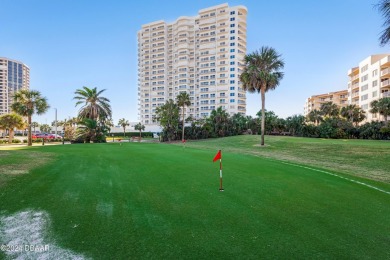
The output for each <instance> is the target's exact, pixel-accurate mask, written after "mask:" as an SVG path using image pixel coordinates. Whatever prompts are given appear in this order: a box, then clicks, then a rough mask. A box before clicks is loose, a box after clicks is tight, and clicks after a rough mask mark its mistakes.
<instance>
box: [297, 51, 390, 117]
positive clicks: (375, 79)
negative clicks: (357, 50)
mask: <svg viewBox="0 0 390 260" xmlns="http://www.w3.org/2000/svg"><path fill="white" fill-rule="evenodd" d="M383 97H390V54H377V55H371V56H369V57H367V58H366V59H364V60H362V61H361V62H359V65H358V66H357V67H354V68H351V69H350V70H349V71H348V88H347V89H346V90H343V91H337V92H332V93H328V94H322V95H315V96H311V97H310V98H308V99H307V100H306V102H305V107H304V115H305V116H306V115H307V114H309V113H310V111H312V110H314V109H319V108H320V106H321V103H324V102H328V101H333V103H336V104H337V105H339V106H340V107H342V106H346V105H348V104H352V105H357V106H359V107H361V108H362V109H363V110H364V111H365V112H366V113H365V114H366V119H365V120H364V121H363V122H362V123H365V122H371V121H375V120H380V121H381V120H383V116H381V115H379V114H372V113H370V109H371V106H370V104H371V102H372V101H374V100H378V99H380V98H383Z"/></svg>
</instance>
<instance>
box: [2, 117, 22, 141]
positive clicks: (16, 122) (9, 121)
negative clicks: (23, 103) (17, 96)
mask: <svg viewBox="0 0 390 260" xmlns="http://www.w3.org/2000/svg"><path fill="white" fill-rule="evenodd" d="M24 127H25V124H24V121H23V118H22V117H21V116H20V115H18V114H15V113H11V114H4V115H2V116H0V129H4V130H6V129H8V131H9V133H8V143H12V139H13V138H14V128H17V129H22V128H24Z"/></svg>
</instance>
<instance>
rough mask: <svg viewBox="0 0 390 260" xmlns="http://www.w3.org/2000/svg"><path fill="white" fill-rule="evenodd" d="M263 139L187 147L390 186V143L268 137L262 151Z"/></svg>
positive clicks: (240, 138) (217, 141) (227, 140)
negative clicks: (285, 163) (249, 156)
mask: <svg viewBox="0 0 390 260" xmlns="http://www.w3.org/2000/svg"><path fill="white" fill-rule="evenodd" d="M258 144H260V136H254V135H252V136H234V137H228V138H218V139H210V140H206V141H203V140H201V141H198V142H191V141H189V142H187V144H186V146H187V147H192V148H201V149H206V150H210V149H215V148H216V147H217V148H218V149H222V150H224V151H229V152H235V153H241V154H252V155H256V156H260V157H267V158H273V159H277V160H285V161H291V162H296V163H301V164H305V165H311V166H316V167H322V168H324V169H327V170H330V171H337V172H341V173H345V174H348V175H353V176H359V177H362V178H365V179H371V180H377V181H381V182H385V183H390V170H389V166H390V142H389V141H374V140H334V139H319V138H299V137H286V136H266V139H265V144H266V147H259V146H258Z"/></svg>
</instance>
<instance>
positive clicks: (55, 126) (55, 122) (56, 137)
mask: <svg viewBox="0 0 390 260" xmlns="http://www.w3.org/2000/svg"><path fill="white" fill-rule="evenodd" d="M54 109H55V110H56V119H55V132H54V134H55V138H57V108H54Z"/></svg>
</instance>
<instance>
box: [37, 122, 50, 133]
mask: <svg viewBox="0 0 390 260" xmlns="http://www.w3.org/2000/svg"><path fill="white" fill-rule="evenodd" d="M39 130H41V132H44V133H47V132H50V130H51V127H50V126H49V125H48V124H43V125H41V126H40V127H39Z"/></svg>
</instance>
